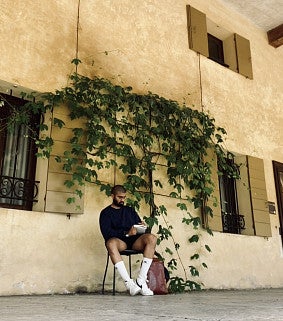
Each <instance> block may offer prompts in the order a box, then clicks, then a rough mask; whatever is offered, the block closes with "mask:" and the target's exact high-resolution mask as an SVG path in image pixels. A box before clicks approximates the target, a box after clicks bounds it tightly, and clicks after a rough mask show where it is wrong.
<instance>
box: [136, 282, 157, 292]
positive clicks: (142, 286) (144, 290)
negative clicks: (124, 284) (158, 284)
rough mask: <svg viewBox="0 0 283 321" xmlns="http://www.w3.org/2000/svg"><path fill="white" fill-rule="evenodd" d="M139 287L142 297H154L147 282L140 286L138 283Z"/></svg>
mask: <svg viewBox="0 0 283 321" xmlns="http://www.w3.org/2000/svg"><path fill="white" fill-rule="evenodd" d="M137 285H138V286H139V288H140V292H141V294H142V295H153V291H151V290H150V288H149V287H148V286H147V284H146V281H145V282H143V283H142V284H141V285H139V284H138V281H137Z"/></svg>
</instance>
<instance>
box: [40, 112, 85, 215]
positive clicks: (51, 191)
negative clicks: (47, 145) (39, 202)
mask: <svg viewBox="0 0 283 321" xmlns="http://www.w3.org/2000/svg"><path fill="white" fill-rule="evenodd" d="M68 114H69V112H68V110H67V109H66V108H64V107H63V106H60V107H58V108H56V109H55V110H54V114H53V118H54V117H56V118H58V119H61V120H63V121H64V122H65V126H64V127H63V128H62V129H59V128H58V127H56V126H54V125H52V135H51V137H52V139H53V141H54V146H53V149H52V153H51V156H50V159H49V167H48V174H47V188H46V189H47V190H46V203H45V211H46V212H52V213H64V214H82V213H83V209H84V200H83V198H82V199H80V198H79V197H78V196H76V194H75V190H76V189H80V190H82V191H83V192H84V188H83V186H79V187H78V186H74V187H73V188H68V187H67V186H65V185H64V182H65V181H66V180H69V179H71V176H72V173H66V172H65V171H64V170H63V169H62V166H63V165H62V163H58V162H56V160H55V157H56V156H63V155H64V151H65V150H67V149H68V147H69V146H70V143H69V140H70V138H71V137H72V129H73V128H76V127H82V126H83V124H82V123H81V120H71V119H70V117H69V116H68ZM72 197H75V199H76V203H71V204H68V203H67V202H66V200H67V199H68V198H72Z"/></svg>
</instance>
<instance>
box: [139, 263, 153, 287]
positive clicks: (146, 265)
mask: <svg viewBox="0 0 283 321" xmlns="http://www.w3.org/2000/svg"><path fill="white" fill-rule="evenodd" d="M151 262H152V259H148V258H146V257H144V258H143V260H142V265H141V269H140V273H139V276H138V278H137V282H138V284H139V285H141V284H143V283H144V282H146V279H147V272H148V270H149V268H150V265H151Z"/></svg>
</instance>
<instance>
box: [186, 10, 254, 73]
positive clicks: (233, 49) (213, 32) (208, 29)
mask: <svg viewBox="0 0 283 321" xmlns="http://www.w3.org/2000/svg"><path fill="white" fill-rule="evenodd" d="M187 18H188V32H189V34H188V36H189V47H190V49H192V50H194V51H196V52H198V53H200V54H202V55H204V56H205V57H208V58H211V59H212V60H214V61H216V62H217V63H219V64H221V65H223V66H225V67H227V68H229V69H231V70H233V71H235V72H238V73H239V74H241V75H243V76H245V77H247V78H250V79H253V72H252V60H251V50H250V42H249V40H248V39H245V38H244V37H242V36H240V35H238V34H236V33H233V32H230V31H228V30H225V29H224V28H221V27H220V26H219V25H218V24H216V23H215V22H213V21H211V20H210V19H208V18H207V17H206V15H205V14H204V13H203V12H201V11H199V10H197V9H195V8H193V7H191V6H189V5H188V6H187Z"/></svg>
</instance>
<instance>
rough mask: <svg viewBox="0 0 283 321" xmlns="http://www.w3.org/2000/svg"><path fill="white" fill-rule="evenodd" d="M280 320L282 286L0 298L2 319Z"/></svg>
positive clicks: (282, 297) (11, 320) (61, 320)
mask: <svg viewBox="0 0 283 321" xmlns="http://www.w3.org/2000/svg"><path fill="white" fill-rule="evenodd" d="M17 320H20V321H30V320H33V321H34V320H37V321H47V320H48V321H53V320H56V321H90V320H100V321H104V320H115V321H120V320H129V321H132V320H135V321H139V320H148V321H150V320H162V321H167V320H168V321H169V320H170V321H173V320H174V321H180V320H192V321H228V320H229V321H242V320H245V321H266V320H268V321H270V320H272V321H281V320H283V288H282V289H262V290H244V291H242V290H239V291H234V290H233V291H232V290H231V291H201V292H191V293H185V294H176V295H174V294H169V295H155V296H153V297H143V296H141V295H139V296H135V297H130V296H129V295H127V294H116V296H112V295H111V294H105V295H101V294H84V295H50V296H11V297H0V321H17Z"/></svg>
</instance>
